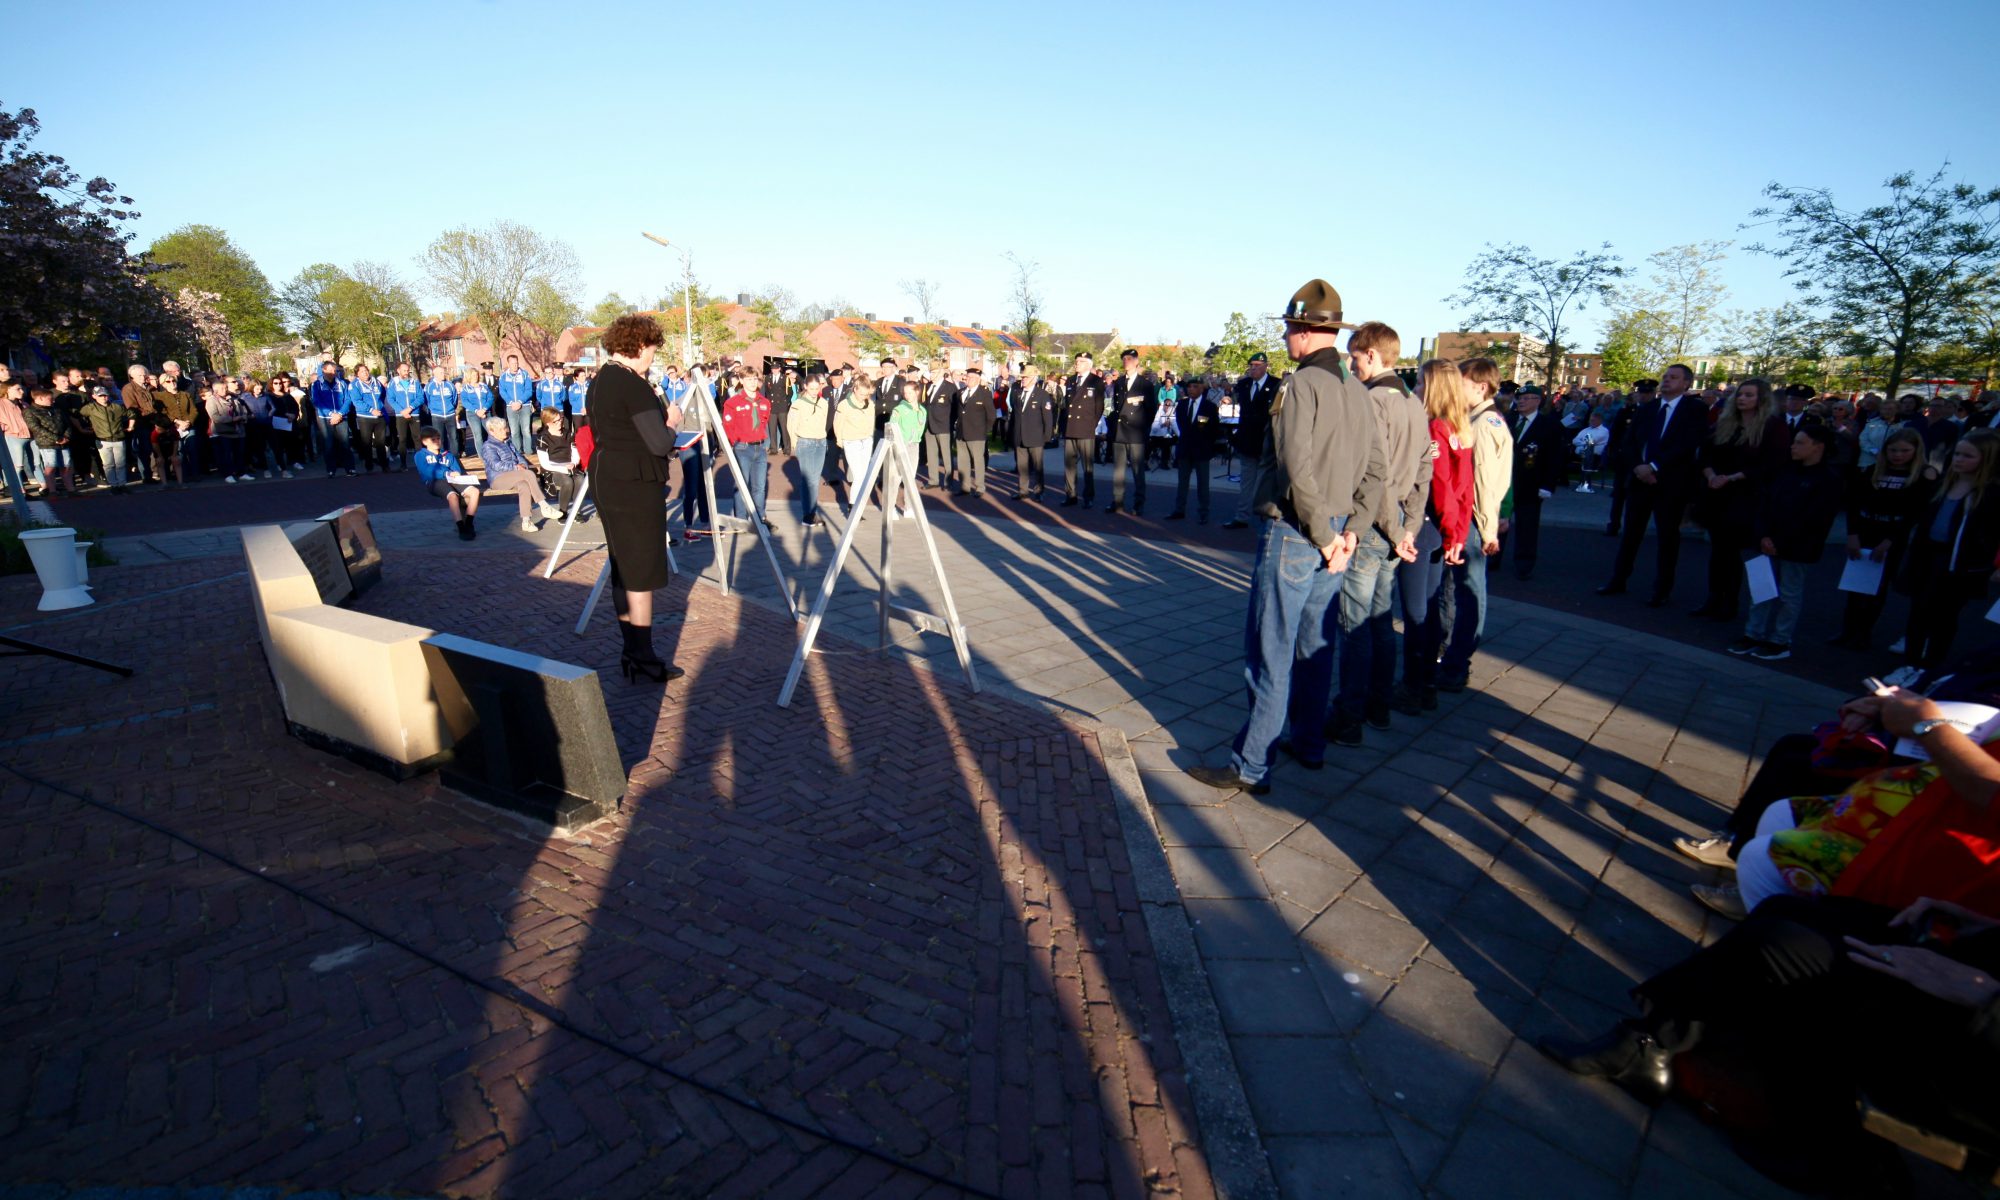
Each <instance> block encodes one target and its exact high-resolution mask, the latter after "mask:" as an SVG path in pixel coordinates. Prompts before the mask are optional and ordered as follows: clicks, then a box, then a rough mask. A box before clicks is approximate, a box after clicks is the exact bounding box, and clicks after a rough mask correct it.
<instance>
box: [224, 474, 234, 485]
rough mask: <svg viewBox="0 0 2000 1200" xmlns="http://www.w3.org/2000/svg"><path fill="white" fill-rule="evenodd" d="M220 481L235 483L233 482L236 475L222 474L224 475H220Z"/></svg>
mask: <svg viewBox="0 0 2000 1200" xmlns="http://www.w3.org/2000/svg"><path fill="white" fill-rule="evenodd" d="M222 482H224V483H235V482H236V476H234V475H224V476H223V477H222Z"/></svg>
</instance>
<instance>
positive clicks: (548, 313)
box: [494, 275, 623, 371]
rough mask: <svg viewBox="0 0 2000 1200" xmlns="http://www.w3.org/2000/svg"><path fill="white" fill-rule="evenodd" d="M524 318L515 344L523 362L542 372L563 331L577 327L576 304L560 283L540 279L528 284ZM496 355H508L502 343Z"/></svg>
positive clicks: (553, 352) (541, 277) (495, 349)
mask: <svg viewBox="0 0 2000 1200" xmlns="http://www.w3.org/2000/svg"><path fill="white" fill-rule="evenodd" d="M521 315H522V316H523V317H525V318H526V320H525V321H524V322H523V323H522V324H521V325H520V326H519V329H518V332H517V333H516V334H515V344H516V345H518V346H520V347H521V358H522V360H523V361H524V362H526V363H527V364H528V365H529V366H530V367H532V368H534V369H535V370H537V371H539V370H541V369H542V368H543V367H545V366H547V365H548V364H549V363H550V362H552V361H554V359H555V352H556V339H557V338H558V337H561V336H562V331H563V330H565V329H568V328H569V327H570V326H572V325H575V324H577V321H578V314H577V308H576V301H574V300H572V299H571V298H570V296H569V293H568V292H566V291H564V290H563V288H562V287H561V286H560V285H559V284H558V283H557V281H556V280H554V279H551V278H549V277H548V276H545V275H537V276H534V277H533V278H531V279H529V280H528V288H527V298H526V301H525V303H524V304H523V305H522V308H521ZM620 315H623V314H620ZM613 319H614V320H615V319H616V318H615V317H614V318H613ZM607 323H608V322H607ZM494 352H495V353H496V354H499V353H504V351H502V350H500V348H499V346H498V343H495V346H494Z"/></svg>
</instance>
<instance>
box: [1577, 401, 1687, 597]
mask: <svg viewBox="0 0 2000 1200" xmlns="http://www.w3.org/2000/svg"><path fill="white" fill-rule="evenodd" d="M1693 386H1694V372H1693V371H1692V370H1690V369H1688V368H1687V367H1685V366H1682V365H1681V364H1680V363H1675V364H1674V365H1673V366H1671V367H1668V368H1667V369H1666V370H1665V371H1662V372H1661V373H1660V399H1659V403H1657V404H1655V405H1654V406H1653V407H1652V409H1651V410H1650V411H1648V412H1644V413H1641V414H1640V415H1639V416H1638V417H1635V418H1634V419H1633V421H1632V429H1631V433H1630V436H1631V438H1632V439H1633V440H1634V441H1635V442H1636V443H1637V445H1636V450H1637V455H1636V465H1634V466H1633V468H1632V469H1631V471H1630V472H1628V476H1629V482H1628V483H1627V485H1626V486H1627V487H1628V488H1629V489H1630V493H1629V498H1628V499H1627V501H1626V513H1625V517H1626V520H1625V534H1624V536H1623V537H1621V538H1620V539H1619V542H1618V561H1617V563H1616V564H1615V565H1614V566H1613V567H1612V569H1611V581H1610V582H1609V583H1606V584H1605V585H1604V586H1603V587H1601V588H1598V589H1597V594H1598V595H1600V596H1615V595H1618V594H1619V593H1621V592H1623V591H1624V590H1625V582H1626V580H1628V579H1630V578H1631V576H1632V566H1633V564H1634V563H1636V562H1637V561H1638V559H1639V543H1640V542H1643V541H1645V540H1646V526H1647V524H1649V523H1651V524H1652V525H1654V526H1655V528H1656V531H1657V533H1658V535H1659V539H1660V550H1659V567H1658V570H1657V571H1656V572H1655V575H1654V579H1653V594H1652V596H1651V597H1650V598H1649V599H1648V600H1647V601H1646V606H1647V607H1648V608H1661V607H1664V606H1665V605H1666V603H1667V599H1668V597H1669V596H1671V595H1672V594H1673V590H1674V566H1675V565H1676V564H1677V563H1678V562H1679V561H1680V556H1681V517H1682V515H1683V514H1685V513H1686V512H1687V506H1688V500H1689V498H1690V496H1692V494H1693V492H1694V485H1695V480H1696V478H1697V475H1696V469H1695V455H1696V453H1698V452H1699V451H1700V449H1701V444H1702V442H1703V441H1705V440H1706V439H1707V437H1708V414H1707V412H1705V411H1704V410H1703V408H1702V405H1701V401H1700V400H1699V399H1698V398H1696V397H1694V396H1690V395H1688V389H1689V388H1691V387H1693Z"/></svg>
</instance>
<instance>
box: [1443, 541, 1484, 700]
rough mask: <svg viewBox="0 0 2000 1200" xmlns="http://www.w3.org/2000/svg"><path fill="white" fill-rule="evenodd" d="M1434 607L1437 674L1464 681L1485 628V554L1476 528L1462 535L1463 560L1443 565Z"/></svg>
mask: <svg viewBox="0 0 2000 1200" xmlns="http://www.w3.org/2000/svg"><path fill="white" fill-rule="evenodd" d="M1434 611H1435V616H1436V620H1437V622H1438V627H1437V630H1436V634H1437V641H1438V644H1439V645H1441V646H1442V647H1444V653H1443V655H1442V656H1441V657H1440V658H1439V659H1438V668H1437V677H1438V678H1439V679H1443V680H1445V681H1447V682H1449V683H1463V682H1465V678H1466V676H1468V675H1470V674H1471V673H1472V652H1473V651H1474V650H1477V649H1478V648H1479V637H1480V635H1481V634H1483V633H1484V632H1485V631H1486V555H1485V554H1483V553H1481V552H1480V549H1479V531H1478V530H1476V529H1475V530H1473V532H1472V533H1471V535H1470V536H1468V537H1467V538H1466V539H1465V562H1464V563H1463V564H1461V565H1459V566H1456V567H1453V566H1447V567H1445V569H1444V582H1443V583H1441V584H1440V585H1439V586H1438V595H1437V607H1436V609H1435V610H1434Z"/></svg>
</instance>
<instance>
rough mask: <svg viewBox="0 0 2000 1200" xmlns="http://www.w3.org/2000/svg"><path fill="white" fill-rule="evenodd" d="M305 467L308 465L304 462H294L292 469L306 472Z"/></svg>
mask: <svg viewBox="0 0 2000 1200" xmlns="http://www.w3.org/2000/svg"><path fill="white" fill-rule="evenodd" d="M305 469H306V465H305V464H304V463H293V464H292V470H294V471H299V472H304V471H305Z"/></svg>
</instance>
